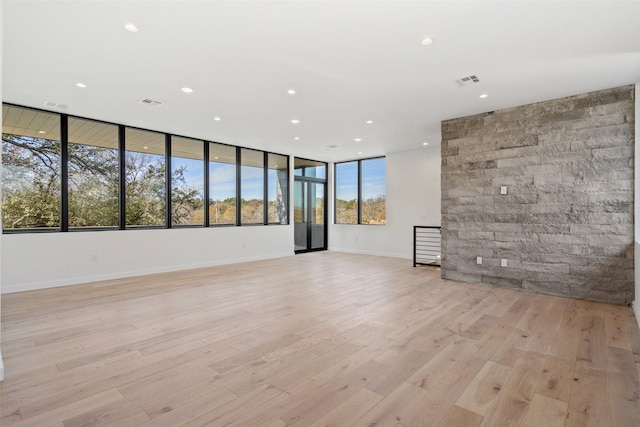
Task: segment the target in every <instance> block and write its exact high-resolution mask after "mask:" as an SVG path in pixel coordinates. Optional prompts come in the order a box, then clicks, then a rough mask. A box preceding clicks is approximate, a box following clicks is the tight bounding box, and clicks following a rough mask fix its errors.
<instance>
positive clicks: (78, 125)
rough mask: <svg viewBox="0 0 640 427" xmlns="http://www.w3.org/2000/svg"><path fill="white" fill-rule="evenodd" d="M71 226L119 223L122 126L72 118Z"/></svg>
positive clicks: (70, 134) (70, 168)
mask: <svg viewBox="0 0 640 427" xmlns="http://www.w3.org/2000/svg"><path fill="white" fill-rule="evenodd" d="M67 164H68V168H69V227H117V226H118V223H119V222H118V193H119V184H118V183H119V179H120V173H119V170H120V168H119V162H118V126H115V125H111V124H106V123H100V122H96V121H92V120H84V119H77V118H73V117H71V118H69V157H68V162H67Z"/></svg>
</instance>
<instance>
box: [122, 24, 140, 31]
mask: <svg viewBox="0 0 640 427" xmlns="http://www.w3.org/2000/svg"><path fill="white" fill-rule="evenodd" d="M124 29H125V30H127V31H131V32H132V33H137V32H138V27H136V25H135V24H131V23H129V24H125V26H124Z"/></svg>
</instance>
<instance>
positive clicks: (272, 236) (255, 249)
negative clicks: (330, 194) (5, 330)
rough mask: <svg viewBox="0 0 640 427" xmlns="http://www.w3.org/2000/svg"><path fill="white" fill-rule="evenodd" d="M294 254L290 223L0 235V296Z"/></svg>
mask: <svg viewBox="0 0 640 427" xmlns="http://www.w3.org/2000/svg"><path fill="white" fill-rule="evenodd" d="M288 255H293V225H272V226H243V227H223V228H189V229H171V230H166V229H162V230H123V231H95V232H69V233H31V234H5V235H4V236H3V238H2V262H1V263H0V265H1V267H0V268H1V273H2V276H1V277H2V279H1V280H2V292H3V293H10V292H19V291H26V290H32V289H42V288H48V287H53V286H62V285H71V284H77V283H84V282H91V281H97V280H105V279H113V278H119V277H127V276H136V275H141V274H149V273H159V272H165V271H174V270H182V269H188V268H197V267H207V266H213V265H220V264H228V263H233V262H242V261H250V260H257V259H266V258H275V257H282V256H288Z"/></svg>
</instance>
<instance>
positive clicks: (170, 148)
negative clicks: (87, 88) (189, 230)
mask: <svg viewBox="0 0 640 427" xmlns="http://www.w3.org/2000/svg"><path fill="white" fill-rule="evenodd" d="M2 117H3V126H2V156H3V175H2V183H1V185H2V192H3V194H2V220H3V231H4V232H7V233H17V232H21V231H24V232H33V231H35V230H38V231H62V232H66V231H69V230H74V231H75V230H96V229H126V228H143V227H145V228H154V227H163V228H171V227H181V226H183V227H186V226H204V227H209V226H216V225H235V226H239V225H244V224H251V225H253V224H262V225H268V224H288V223H289V157H288V156H284V155H280V154H274V153H267V152H264V151H260V150H253V149H248V148H240V147H234V146H230V145H225V144H221V143H214V142H207V141H202V140H198V139H193V138H187V137H183V136H174V135H170V134H167V133H162V132H154V131H150V130H144V129H137V128H130V127H126V126H123V125H117V124H111V123H104V122H100V121H96V120H89V119H84V118H79V117H73V116H68V115H66V114H55V113H51V112H47V111H40V110H36V109H33V108H25V107H20V106H14V105H5V104H3V106H2ZM323 173H324V172H323Z"/></svg>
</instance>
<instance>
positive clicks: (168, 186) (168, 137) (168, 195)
mask: <svg viewBox="0 0 640 427" xmlns="http://www.w3.org/2000/svg"><path fill="white" fill-rule="evenodd" d="M2 105H3V106H6V107H8V108H21V109H27V110H32V111H35V112H41V113H47V114H51V115H54V116H57V117H58V120H59V128H60V138H59V143H60V145H61V147H60V151H61V154H60V162H61V171H60V201H61V202H60V205H59V207H58V209H59V214H60V226H59V227H55V228H49V227H47V228H4V227H3V229H2V233H3V234H28V233H60V232H73V233H77V232H84V231H112V230H148V229H151V230H153V229H156V230H157V229H172V228H216V227H230V226H232V227H233V226H235V227H240V226H245V227H246V226H251V227H253V226H259V225H289V224H290V217H291V213H290V209H291V206H290V205H291V203H290V200H289V199H290V188H291V182H292V180H291V176H290V172H291V156H290V155H287V154H282V153H277V152H272V151H264V150H258V149H255V148H249V147H241V146H235V145H231V144H225V143H222V142H218V141H211V140H205V139H202V138H195V137H191V136H186V135H179V134H173V133H169V132H162V131H157V130H152V129H145V128H140V127H136V126H129V125H123V124H119V123H113V122H108V121H104V120H99V119H93V118H89V117H83V116H76V115H68V114H63V113H58V112H55V111H49V110H44V109H39V108H33V107H28V106H23V105H19V104H12V103H8V102H3V103H2ZM70 118H73V119H79V120H86V121H93V122H97V123H102V124H106V125H113V126H117V130H118V149H117V151H118V152H117V158H118V174H119V182H118V225H117V226H115V227H69V199H68V196H69V194H68V190H69V187H68V185H69V169H68V164H67V162H68V160H69V150H68V148H69V140H68V139H69V138H68V137H69V135H68V131H69V119H70ZM127 129H132V130H136V131H143V132H153V133H156V134H160V135H163V136H164V161H165V172H164V175H165V194H164V224H162V225H160V224H158V225H127V224H126V221H127V218H126V190H127V187H126V175H125V173H124V171H125V167H126V154H127V147H126V130H127ZM172 138H185V139H190V140H194V141H195V142H201V143H202V144H203V156H204V157H203V159H202V164H203V168H204V173H203V180H204V186H203V188H204V223H203V224H202V225H201V224H172V214H171V213H172V183H173V179H172V165H171V163H172V162H171V158H172ZM210 144H220V145H224V146H228V147H232V148H234V149H235V150H236V159H235V168H236V171H235V173H236V176H235V179H236V188H235V197H236V219H235V224H211V222H210V218H209V201H210V180H209V178H210V176H209V175H210V171H209V162H210V146H211V145H210ZM242 150H252V151H256V152H259V153H262V157H263V159H264V162H263V166H262V169H263V183H262V187H263V188H262V194H263V211H264V219H263V221H262V222H256V223H244V224H242V218H241V215H240V213H241V212H240V211H241V203H240V200H241V168H242V163H241V162H242V158H241V155H240V153H241V151H242ZM269 155H276V156H282V157H284V158H286V181H287V194H286V196H284V197H283V201H284V203H285V204H286V213H287V215H286V222H285V221H283V222H269V215H268V200H269V199H268V197H269V188H268V182H269V163H268V160H269Z"/></svg>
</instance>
